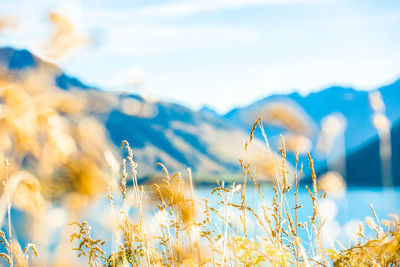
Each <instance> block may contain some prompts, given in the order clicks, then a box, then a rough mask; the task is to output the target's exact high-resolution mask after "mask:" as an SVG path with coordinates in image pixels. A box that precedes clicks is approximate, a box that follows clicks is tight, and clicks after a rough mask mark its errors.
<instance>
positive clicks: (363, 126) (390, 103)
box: [225, 80, 400, 151]
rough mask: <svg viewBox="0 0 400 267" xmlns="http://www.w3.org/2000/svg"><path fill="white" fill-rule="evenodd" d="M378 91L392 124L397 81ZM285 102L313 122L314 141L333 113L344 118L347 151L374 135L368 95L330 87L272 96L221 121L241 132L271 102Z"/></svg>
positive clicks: (397, 113) (398, 109)
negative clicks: (326, 117)
mask: <svg viewBox="0 0 400 267" xmlns="http://www.w3.org/2000/svg"><path fill="white" fill-rule="evenodd" d="M378 90H379V91H380V92H381V94H382V97H383V100H384V102H385V104H386V113H387V116H388V118H389V120H390V121H392V122H395V121H397V120H399V119H400V104H399V103H400V80H398V81H396V82H394V83H392V84H390V85H387V86H384V87H381V88H379V89H378ZM285 99H286V100H290V101H294V102H295V103H296V104H297V105H299V106H300V107H301V108H302V109H303V110H304V111H305V112H306V114H307V115H308V116H309V117H310V118H311V119H312V120H313V122H314V123H315V126H316V127H317V128H315V129H312V130H313V137H314V138H315V137H316V135H317V134H318V127H320V123H321V120H322V119H323V118H324V117H325V116H327V115H329V114H331V113H333V112H340V113H342V114H343V115H344V116H345V117H346V119H347V130H346V133H345V142H346V148H347V150H348V151H349V150H352V149H355V148H357V147H358V146H360V145H361V144H363V143H364V142H366V141H367V140H369V139H371V138H373V137H375V136H376V130H375V129H374V127H373V125H372V123H371V116H372V111H371V108H370V106H369V102H368V92H365V91H357V90H355V89H353V88H343V87H330V88H327V89H324V90H321V91H319V92H315V93H310V94H309V95H306V96H301V95H300V94H298V93H292V94H288V95H272V96H269V97H266V98H264V99H262V100H259V101H257V102H255V103H253V104H251V105H249V106H246V107H243V108H237V109H233V110H231V111H230V112H228V113H227V114H225V118H227V119H229V120H231V121H232V122H233V123H235V124H236V125H239V126H241V127H242V128H243V129H248V128H249V127H250V126H251V123H252V120H251V118H252V117H256V116H257V115H261V114H259V112H260V110H262V108H263V107H265V106H266V105H268V104H270V103H272V102H274V101H277V100H285ZM275 132H276V131H275ZM272 133H274V132H272Z"/></svg>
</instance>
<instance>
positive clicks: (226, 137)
mask: <svg viewBox="0 0 400 267" xmlns="http://www.w3.org/2000/svg"><path fill="white" fill-rule="evenodd" d="M36 69H44V71H45V72H46V73H47V72H49V73H54V86H56V87H58V88H60V89H62V90H69V91H71V92H73V93H76V94H79V96H81V97H82V99H85V101H87V102H89V106H92V107H93V109H92V111H90V113H91V115H92V116H94V117H96V118H97V119H98V120H100V121H101V122H102V123H103V124H104V126H105V128H106V130H107V131H108V135H109V137H110V139H111V140H112V142H113V143H114V144H115V145H116V146H117V147H119V146H120V145H121V142H122V140H128V141H129V142H130V144H131V145H132V147H133V148H134V149H135V150H134V151H135V160H136V161H137V162H138V163H139V166H140V171H141V173H142V174H150V173H153V172H155V170H156V168H155V164H156V163H158V162H163V163H164V164H165V165H166V166H168V168H169V169H170V170H171V171H185V170H186V168H188V167H191V168H192V169H193V171H194V172H195V173H205V174H207V173H208V174H222V173H238V172H239V169H240V165H239V163H238V160H237V159H238V158H239V156H240V154H241V153H242V151H243V144H244V141H245V140H246V138H247V136H248V133H247V132H248V130H249V129H245V130H242V129H240V128H238V127H235V126H233V124H231V123H230V122H229V121H228V120H227V119H225V118H223V117H220V116H218V115H217V114H215V113H212V112H205V111H204V110H203V111H199V112H196V111H193V110H191V109H189V108H186V107H183V106H181V105H177V104H174V103H169V102H165V101H160V100H150V99H144V98H142V97H140V96H138V95H133V94H126V93H113V92H104V91H101V90H98V89H95V88H92V87H90V86H87V85H85V84H83V83H82V82H80V81H79V80H78V79H75V78H73V77H70V76H68V75H66V74H65V73H63V72H62V71H61V70H60V69H59V68H58V67H57V66H55V65H53V64H50V63H47V62H44V61H42V60H41V59H39V58H38V57H35V56H34V55H32V54H31V53H30V52H29V51H27V50H15V49H13V48H1V49H0V74H1V73H2V75H11V76H13V77H14V78H16V79H19V78H21V77H22V76H24V75H27V73H29V71H31V70H36Z"/></svg>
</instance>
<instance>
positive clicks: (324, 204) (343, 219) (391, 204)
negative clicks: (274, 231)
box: [87, 187, 400, 246]
mask: <svg viewBox="0 0 400 267" xmlns="http://www.w3.org/2000/svg"><path fill="white" fill-rule="evenodd" d="M302 188H303V189H301V190H299V199H300V204H301V205H302V206H303V207H302V208H301V209H299V211H298V222H307V223H308V224H309V223H310V219H309V217H310V216H312V214H313V208H312V201H311V198H310V196H309V195H308V193H307V191H306V190H305V189H304V187H302ZM212 189H213V188H212V187H197V188H195V198H197V199H199V200H200V199H207V200H209V204H210V206H212V207H214V208H216V209H220V210H221V212H222V209H223V207H221V206H219V205H218V204H217V199H218V197H217V196H216V195H215V194H214V195H211V191H212ZM262 191H263V193H264V199H263V200H262V199H260V197H259V195H258V194H257V193H255V191H254V189H253V188H251V187H249V188H248V189H247V194H246V202H247V203H248V205H249V206H251V207H252V208H253V209H254V210H255V211H256V212H257V213H259V214H261V212H262V209H261V208H260V204H261V203H263V204H264V205H267V206H271V204H272V198H273V190H272V189H271V188H269V187H267V188H263V189H262ZM287 202H288V203H289V206H290V207H291V208H293V207H294V194H293V192H291V191H290V192H289V193H288V194H287ZM234 203H237V204H239V203H240V196H239V195H238V194H237V195H236V197H235V198H234ZM319 204H320V212H321V215H322V217H323V219H324V220H325V219H326V223H325V225H324V227H323V229H324V233H323V234H324V236H325V243H326V245H327V246H332V245H334V244H335V241H336V240H339V241H340V242H341V243H342V244H343V245H345V246H348V245H349V244H350V243H349V242H352V241H353V237H354V234H355V232H356V231H357V229H358V224H359V223H360V222H364V221H365V218H366V217H373V213H372V211H371V208H370V205H371V204H372V205H373V207H374V209H375V211H376V213H377V215H378V217H379V219H380V220H382V219H388V218H389V217H388V215H389V214H396V215H398V216H399V215H400V188H394V189H383V188H348V189H347V191H346V192H345V193H343V194H341V195H330V194H328V195H327V197H326V198H325V199H323V200H320V203H319ZM108 206H109V202H108V200H107V199H103V200H101V201H99V202H98V203H97V204H94V205H93V206H92V207H91V208H90V209H89V210H90V212H88V213H87V216H88V218H87V219H88V220H89V221H90V222H91V224H92V226H93V227H92V229H97V234H99V237H103V238H105V237H106V236H104V232H102V230H101V229H102V228H101V227H102V226H101V225H102V223H100V222H98V221H96V218H104V216H101V215H100V216H99V214H101V213H104V212H105V211H106V210H107V208H105V207H108ZM153 208H154V210H153V212H150V216H151V213H153V214H154V213H155V212H156V211H157V209H156V207H155V205H153ZM233 210H234V209H233ZM291 212H292V213H293V209H291ZM239 216H240V212H236V214H235V213H233V214H232V216H231V217H232V218H231V219H232V223H234V224H236V225H237V226H238V228H239V229H241V228H240V227H241V226H240V220H239ZM133 217H135V215H133ZM199 219H202V218H201V217H200V218H199ZM214 220H215V226H216V227H222V222H221V220H219V219H217V218H214ZM247 223H248V225H247V229H248V235H249V236H250V237H254V238H256V236H259V237H262V235H263V233H262V232H260V230H259V227H257V226H256V225H255V219H254V217H252V215H249V217H248V220H247ZM148 227H151V226H150V225H148ZM364 227H365V229H366V232H364V234H366V235H367V236H369V237H373V236H374V231H373V230H371V229H369V228H368V227H367V226H366V225H365V223H364ZM299 236H300V237H301V238H302V239H303V240H308V236H307V233H306V232H305V230H303V229H300V232H299ZM108 238H109V236H108Z"/></svg>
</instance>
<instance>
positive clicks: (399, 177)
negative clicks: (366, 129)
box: [346, 123, 400, 186]
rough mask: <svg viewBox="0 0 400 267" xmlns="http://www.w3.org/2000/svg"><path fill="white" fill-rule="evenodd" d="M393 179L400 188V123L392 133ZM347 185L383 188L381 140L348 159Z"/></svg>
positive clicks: (367, 145)
mask: <svg viewBox="0 0 400 267" xmlns="http://www.w3.org/2000/svg"><path fill="white" fill-rule="evenodd" d="M391 140H392V178H393V184H394V185H395V186H400V123H397V124H396V125H395V126H394V127H393V129H392V131H391ZM346 166H347V167H346V173H347V183H348V184H350V185H357V186H382V179H381V165H380V158H379V139H378V138H375V139H374V140H372V141H371V142H369V143H368V144H366V145H365V146H363V147H362V148H361V149H359V150H358V151H355V152H353V153H351V154H350V155H349V156H348V157H347V158H346Z"/></svg>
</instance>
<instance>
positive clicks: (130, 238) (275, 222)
mask: <svg viewBox="0 0 400 267" xmlns="http://www.w3.org/2000/svg"><path fill="white" fill-rule="evenodd" d="M258 125H260V126H261V124H260V120H257V122H256V123H255V125H254V127H253V129H252V131H251V134H250V138H249V140H247V141H246V143H245V149H246V150H247V147H248V146H249V145H250V144H251V141H252V139H253V132H254V131H255V129H256V127H257V126H258ZM260 128H261V129H263V128H262V126H261V127H260ZM264 134H265V133H264ZM266 143H267V144H268V140H266ZM122 147H124V148H126V149H127V150H128V153H129V155H128V157H127V160H128V162H129V164H130V166H131V168H130V177H131V179H132V180H133V187H132V188H129V189H128V188H126V179H127V177H128V173H127V171H126V168H124V170H123V174H122V182H121V191H122V194H123V199H124V202H123V205H122V207H120V208H119V209H120V212H121V213H122V214H124V216H122V219H121V220H120V221H118V222H117V223H116V225H115V230H116V231H115V233H117V232H119V234H117V236H116V238H115V242H116V245H115V246H113V247H115V248H116V249H115V251H114V252H113V253H112V254H111V255H109V257H108V258H107V259H105V258H104V256H103V253H100V252H99V251H98V247H95V248H94V249H93V248H90V247H89V246H87V245H85V244H86V242H87V241H85V238H86V236H89V233H88V232H85V237H84V238H83V239H81V243H80V244H79V247H77V248H76V249H77V250H79V251H80V255H81V254H83V251H82V248H83V247H85V246H86V248H87V252H85V254H86V253H88V254H90V253H91V254H90V255H92V257H91V258H90V257H89V262H88V263H89V265H91V266H96V265H92V264H93V262H102V264H105V265H107V266H318V265H320V266H330V265H331V264H334V265H335V266H360V265H361V266H373V265H376V266H387V265H390V264H391V265H396V266H397V265H399V260H398V257H399V256H400V255H399V246H400V231H399V230H400V220H399V219H398V217H397V216H392V217H393V218H392V220H390V221H389V220H387V221H385V222H384V224H385V229H384V228H383V227H382V226H381V222H380V221H379V219H378V217H377V215H376V213H375V210H374V209H373V207H372V206H371V209H372V214H373V215H374V217H375V221H376V223H375V221H372V222H369V220H367V223H368V222H369V223H368V226H369V227H370V228H371V229H374V230H375V231H376V233H377V235H376V238H375V239H372V240H369V239H367V238H366V237H365V236H364V235H363V229H362V227H360V231H359V233H358V237H359V240H358V242H356V243H355V244H353V245H352V246H351V247H350V248H349V249H345V248H342V249H340V250H337V249H335V248H329V249H327V248H325V247H324V242H323V236H322V233H323V232H322V228H323V227H324V223H325V221H323V219H322V217H321V215H320V213H319V201H320V199H321V198H325V197H326V194H325V193H321V192H320V191H319V183H318V180H317V177H316V174H315V171H314V167H313V160H312V158H311V156H310V155H308V159H309V167H310V169H311V173H312V188H311V189H309V188H308V187H307V186H306V189H307V191H308V193H309V195H310V198H311V199H312V205H313V213H312V214H311V216H310V220H309V221H299V219H298V212H301V208H302V206H301V205H300V203H299V201H298V188H299V181H298V176H299V175H300V174H299V173H296V174H295V177H294V180H295V184H294V188H292V187H291V185H290V184H289V183H288V180H287V176H288V175H291V174H289V173H288V171H287V168H286V149H285V145H284V140H283V138H282V147H281V148H280V151H281V165H280V166H276V179H277V181H276V186H275V187H274V192H275V195H274V197H273V202H272V206H264V205H263V204H261V212H260V211H259V209H257V206H251V205H250V204H249V203H248V202H246V194H248V193H249V191H246V187H247V185H248V179H250V180H252V182H253V183H254V185H255V188H254V190H255V192H256V194H257V195H258V197H259V199H260V202H261V203H262V200H263V199H264V194H263V192H262V190H261V187H260V186H259V185H258V184H257V181H256V179H255V178H254V177H253V175H252V171H251V168H250V165H249V164H248V163H247V162H246V160H240V163H241V166H242V169H243V181H242V183H241V184H235V183H233V184H232V185H231V186H228V187H227V186H226V185H225V183H224V182H220V181H217V187H216V188H215V189H214V190H212V191H211V192H210V194H211V195H214V196H216V197H217V203H213V205H210V202H209V200H208V199H201V200H199V199H196V198H194V197H193V191H194V188H193V185H192V182H191V173H190V171H189V172H188V177H187V180H188V181H189V184H190V186H189V188H187V186H186V185H185V181H184V177H183V175H182V174H181V173H175V174H174V175H172V176H171V175H170V174H169V172H168V170H167V168H166V167H165V166H164V165H162V164H159V166H160V167H161V168H162V169H163V171H164V173H165V178H164V179H163V180H162V181H161V182H160V183H156V184H154V185H153V186H152V189H151V190H150V191H149V192H146V193H145V192H144V190H143V188H142V187H141V186H139V185H138V184H137V178H136V175H137V174H136V167H137V164H136V163H135V162H134V161H133V150H132V149H131V148H130V147H129V144H128V143H127V142H126V141H124V142H123V144H122ZM297 159H298V157H297V154H296V162H297ZM123 166H125V164H124V165H123ZM299 172H301V168H300V170H299ZM129 190H132V191H133V193H134V198H133V201H132V202H131V203H126V201H127V198H126V194H127V191H129ZM247 190H252V189H247ZM289 193H293V194H294V195H295V206H294V207H292V206H290V205H289V204H288V201H287V198H286V196H287V194H289ZM145 195H147V196H148V198H149V199H150V201H148V202H147V203H145V201H144V198H145ZM109 198H110V200H111V199H113V197H111V196H109ZM112 204H113V205H114V203H112ZM215 204H216V205H215ZM154 205H156V206H157V210H158V211H157V212H156V215H155V218H157V228H158V231H157V232H156V233H154V232H152V231H151V229H149V225H147V224H145V223H144V221H145V219H144V216H143V211H144V209H145V208H147V209H151V207H152V206H153V207H154ZM256 205H257V204H256ZM128 206H130V207H131V208H132V209H133V210H136V211H137V215H136V216H129V215H128V214H129V208H128ZM233 213H236V214H238V216H239V223H235V222H234V221H233V219H232V214H233ZM370 220H372V219H370ZM251 223H253V225H255V227H257V229H258V231H257V236H256V237H253V236H252V235H250V234H249V232H248V230H249V225H250V224H251ZM382 224H383V223H382ZM82 225H86V223H85V222H84V223H82V224H81V225H79V224H78V226H80V232H82V227H81V226H82ZM85 231H86V230H85ZM299 231H306V232H307V233H308V236H309V240H302V239H301V238H300V236H299ZM78 235H79V232H78V234H73V235H72V237H73V238H75V237H77V236H78ZM89 240H90V242H94V243H95V244H96V245H97V244H99V243H100V242H102V241H100V240H95V241H93V240H91V239H90V238H89ZM82 244H84V245H82ZM96 251H97V252H98V253H97V252H96ZM96 253H97V254H96ZM98 266H100V265H98Z"/></svg>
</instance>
